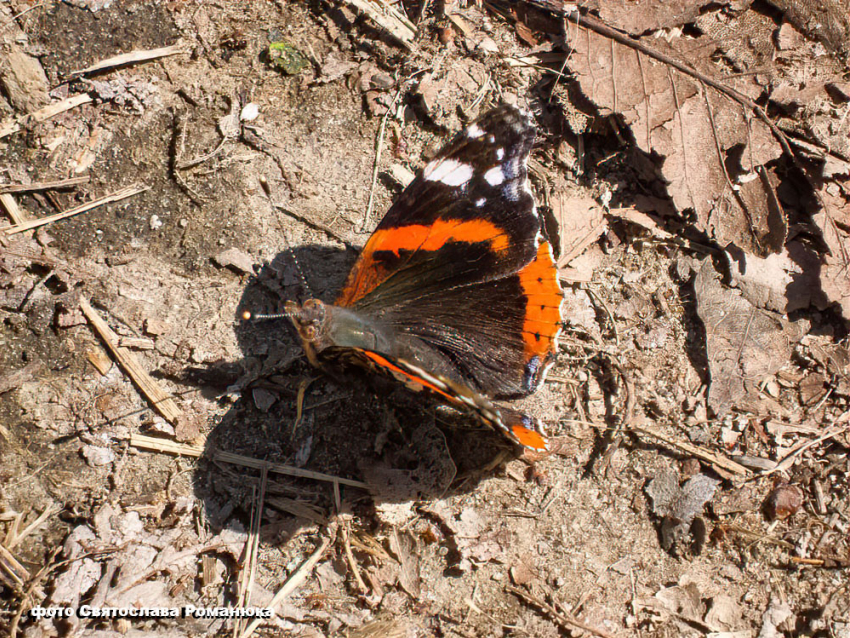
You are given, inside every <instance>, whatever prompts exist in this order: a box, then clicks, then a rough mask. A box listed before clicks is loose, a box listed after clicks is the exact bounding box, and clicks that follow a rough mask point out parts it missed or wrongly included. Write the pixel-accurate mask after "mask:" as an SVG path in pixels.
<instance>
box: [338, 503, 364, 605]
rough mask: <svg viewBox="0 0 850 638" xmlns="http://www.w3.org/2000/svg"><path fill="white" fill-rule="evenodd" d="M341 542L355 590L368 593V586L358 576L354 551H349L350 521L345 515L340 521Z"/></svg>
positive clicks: (358, 571)
mask: <svg viewBox="0 0 850 638" xmlns="http://www.w3.org/2000/svg"><path fill="white" fill-rule="evenodd" d="M340 529H341V530H342V543H343V547H344V548H345V559H346V560H347V561H348V566H349V567H350V568H351V574H352V575H353V576H354V582H356V583H357V590H358V592H360V593H361V594H367V593H369V588H368V587H366V583H364V582H363V578H362V577H361V576H360V568H359V567H358V566H357V561H356V560H354V552H352V551H351V538H350V535H351V521H349V520H348V518H347V517H346V518H345V520H344V521H343V523H342V527H341V528H340Z"/></svg>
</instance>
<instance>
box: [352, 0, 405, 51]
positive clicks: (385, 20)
mask: <svg viewBox="0 0 850 638" xmlns="http://www.w3.org/2000/svg"><path fill="white" fill-rule="evenodd" d="M345 2H346V4H349V5H351V6H352V7H354V8H355V9H358V10H359V11H360V12H361V13H365V14H366V15H367V16H368V17H369V18H370V19H371V20H372V21H373V22H374V23H375V24H377V25H378V26H379V27H381V28H382V29H384V30H385V31H386V32H387V33H389V34H390V35H392V36H393V37H394V38H395V39H396V40H398V41H399V42H400V43H401V44H402V45H404V47H405V48H406V49H410V48H411V44H412V43H413V39H414V38H415V37H416V27H415V26H414V25H413V24H412V23H411V22H410V21H409V20H408V19H407V18H406V17H404V16H403V15H402V14H401V13H400V12H399V11H398V10H397V9H395V8H394V7H392V6H390V5H387V4H384V3H383V2H382V3H381V5H383V6H380V5H378V3H376V2H371V1H370V0H345Z"/></svg>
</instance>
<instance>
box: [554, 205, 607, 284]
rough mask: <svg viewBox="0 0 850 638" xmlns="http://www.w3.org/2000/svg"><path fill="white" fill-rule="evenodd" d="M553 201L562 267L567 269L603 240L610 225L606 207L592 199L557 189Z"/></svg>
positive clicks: (559, 263)
mask: <svg viewBox="0 0 850 638" xmlns="http://www.w3.org/2000/svg"><path fill="white" fill-rule="evenodd" d="M549 202H550V205H551V206H552V213H553V214H554V215H555V219H556V220H557V221H558V243H559V245H560V251H559V254H560V257H559V258H558V267H559V268H563V267H565V266H567V265H568V264H569V263H570V262H571V261H572V260H573V259H575V258H576V257H578V256H579V255H581V254H582V253H583V252H584V250H585V249H586V248H587V247H588V246H589V245H590V244H592V243H593V242H595V241H596V240H597V239H599V237H600V236H601V235H602V233H604V232H605V230H606V229H607V228H608V223H607V221H606V220H605V215H604V210H603V209H602V206H600V205H599V204H598V203H596V201H595V200H593V199H591V198H590V197H573V196H572V195H570V194H569V193H568V192H566V191H565V190H560V189H556V191H555V192H554V193H552V196H551V197H550V199H549Z"/></svg>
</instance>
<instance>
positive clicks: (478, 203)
mask: <svg viewBox="0 0 850 638" xmlns="http://www.w3.org/2000/svg"><path fill="white" fill-rule="evenodd" d="M486 203H487V200H486V199H485V198H483V197H482V198H481V199H476V200H475V207H476V208H481V207H482V206H483V205H484V204H486Z"/></svg>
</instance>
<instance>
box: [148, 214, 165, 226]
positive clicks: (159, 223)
mask: <svg viewBox="0 0 850 638" xmlns="http://www.w3.org/2000/svg"><path fill="white" fill-rule="evenodd" d="M149 223H150V227H151V230H158V229H160V228H162V220H161V219H160V218H159V215H151V219H150V222H149Z"/></svg>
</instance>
